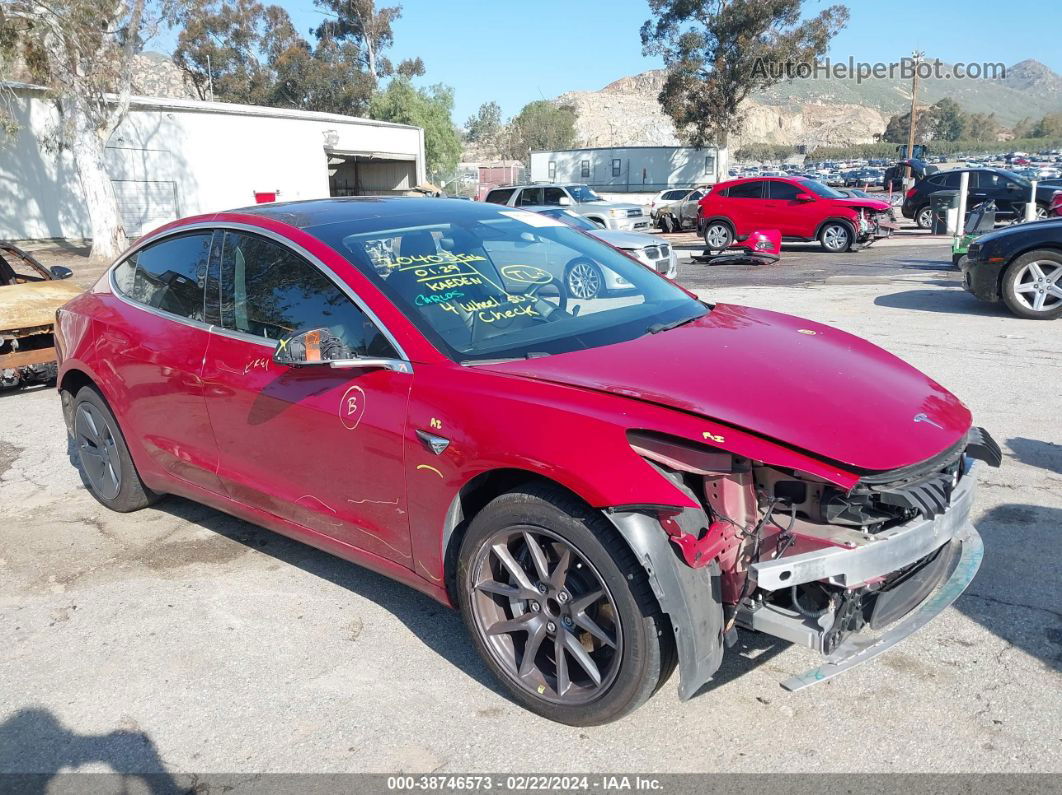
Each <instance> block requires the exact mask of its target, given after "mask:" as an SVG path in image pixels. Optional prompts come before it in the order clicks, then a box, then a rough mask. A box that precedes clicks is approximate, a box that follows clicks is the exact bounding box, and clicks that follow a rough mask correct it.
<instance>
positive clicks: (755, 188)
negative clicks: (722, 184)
mask: <svg viewBox="0 0 1062 795" xmlns="http://www.w3.org/2000/svg"><path fill="white" fill-rule="evenodd" d="M762 185H763V182H762V181H761V180H755V181H753V182H742V183H740V184H738V185H731V186H730V189H729V190H728V191H727V194H726V195H727V196H728V197H729V198H731V199H759V198H760V196H761V186H762Z"/></svg>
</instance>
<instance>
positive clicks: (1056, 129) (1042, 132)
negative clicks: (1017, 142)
mask: <svg viewBox="0 0 1062 795" xmlns="http://www.w3.org/2000/svg"><path fill="white" fill-rule="evenodd" d="M1031 135H1032V137H1033V138H1058V137H1059V136H1062V113H1048V114H1047V115H1046V116H1044V117H1043V118H1042V119H1040V121H1038V122H1036V126H1035V127H1033V129H1032V133H1031Z"/></svg>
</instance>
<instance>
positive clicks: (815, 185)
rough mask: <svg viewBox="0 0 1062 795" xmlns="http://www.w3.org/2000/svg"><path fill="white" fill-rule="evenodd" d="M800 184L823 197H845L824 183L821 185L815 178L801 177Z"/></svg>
mask: <svg viewBox="0 0 1062 795" xmlns="http://www.w3.org/2000/svg"><path fill="white" fill-rule="evenodd" d="M800 184H801V185H803V186H804V187H805V188H807V189H808V190H809V191H811V192H812V193H815V194H817V195H819V196H821V197H822V198H824V199H843V198H845V196H844V194H843V193H841V192H840V191H838V190H834V189H833V188H829V187H827V186H826V185H823V184H822V183H821V182H817V181H816V180H813V179H802V180H800Z"/></svg>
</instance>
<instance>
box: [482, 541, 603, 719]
mask: <svg viewBox="0 0 1062 795" xmlns="http://www.w3.org/2000/svg"><path fill="white" fill-rule="evenodd" d="M469 577H470V579H469V589H468V590H469V596H470V599H471V607H472V616H473V621H474V624H475V627H476V630H477V632H478V633H479V634H480V636H481V638H482V639H483V641H484V643H485V645H486V646H487V648H488V650H489V652H490V654H491V656H492V657H493V658H494V660H495V661H496V662H497V663H498V664H499V666H500V667H501V668H502V670H503V671H504V672H505V674H506V675H507V676H508V677H509V678H510V679H511V680H512V681H513V682H515V683H516V684H517V686H519V687H520V688H522V689H523V690H526V691H528V692H529V693H531V694H533V695H534V696H535V697H537V698H541V699H545V700H547V701H550V702H553V703H560V704H580V703H586V702H588V701H592V700H594V699H595V698H597V697H598V696H600V695H602V694H603V693H605V692H606V691H607V690H608V688H609V687H610V686H611V685H612V683H613V681H614V680H615V678H616V675H617V674H618V672H619V665H620V660H621V659H622V656H623V632H622V628H621V625H620V621H619V611H618V610H617V608H616V603H615V600H614V599H613V597H612V594H611V593H610V592H609V589H608V587H607V586H606V585H605V583H604V581H603V580H602V578H601V576H600V574H599V573H598V572H597V570H596V569H595V568H594V567H593V565H592V564H591V563H590V562H589V560H588V559H587V558H586V557H584V556H583V555H582V554H581V553H580V552H579V551H578V550H577V549H576V548H575V547H574V546H572V544H570V543H569V542H567V541H565V540H564V539H563V538H561V537H560V536H558V535H556V534H555V533H553V532H551V531H549V530H546V529H545V528H542V527H537V526H531V525H514V526H510V527H507V528H505V529H503V530H500V531H498V532H497V533H495V534H494V535H492V536H490V538H488V539H487V541H486V542H485V543H484V544H482V546H481V547H480V549H479V551H478V553H477V555H476V558H475V561H474V562H473V565H472V566H471V567H470V570H469Z"/></svg>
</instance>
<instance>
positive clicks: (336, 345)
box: [273, 328, 413, 373]
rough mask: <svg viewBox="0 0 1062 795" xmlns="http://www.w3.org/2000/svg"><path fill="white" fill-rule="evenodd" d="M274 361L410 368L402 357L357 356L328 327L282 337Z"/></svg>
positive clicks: (292, 364) (298, 364)
mask: <svg viewBox="0 0 1062 795" xmlns="http://www.w3.org/2000/svg"><path fill="white" fill-rule="evenodd" d="M273 362H274V363H275V364H279V365H283V366H285V367H322V366H323V367H331V368H332V369H361V370H396V371H398V372H403V373H409V372H412V371H413V370H412V368H411V367H410V365H409V362H405V361H402V360H401V359H385V358H377V357H369V356H359V355H358V354H357V353H355V352H354V351H352V350H350V348H349V347H347V344H346V343H345V342H343V340H341V339H339V337H337V336H335V335H334V334H333V333H332V332H331V331H330V330H329V329H327V328H315V329H309V330H307V331H298V332H295V333H294V334H289V335H288V336H286V337H282V338H281V339H280V341H279V342H278V343H277V347H276V350H274V351H273Z"/></svg>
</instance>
